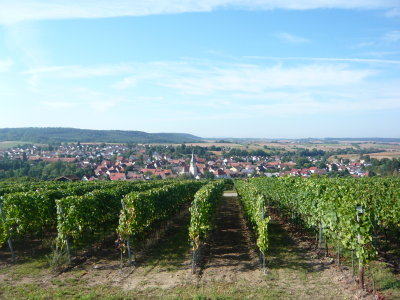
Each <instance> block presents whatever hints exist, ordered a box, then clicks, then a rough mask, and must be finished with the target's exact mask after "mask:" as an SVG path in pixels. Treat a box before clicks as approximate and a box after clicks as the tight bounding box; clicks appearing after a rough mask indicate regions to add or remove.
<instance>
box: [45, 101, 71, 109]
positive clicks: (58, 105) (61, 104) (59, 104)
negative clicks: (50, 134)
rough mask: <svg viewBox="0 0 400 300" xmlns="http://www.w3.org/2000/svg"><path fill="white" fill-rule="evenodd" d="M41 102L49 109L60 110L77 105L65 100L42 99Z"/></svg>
mask: <svg viewBox="0 0 400 300" xmlns="http://www.w3.org/2000/svg"><path fill="white" fill-rule="evenodd" d="M41 104H42V105H43V106H44V107H45V108H47V109H51V110H60V109H68V108H74V107H76V106H77V103H73V102H65V101H43V102H41Z"/></svg>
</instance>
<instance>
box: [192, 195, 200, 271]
mask: <svg viewBox="0 0 400 300" xmlns="http://www.w3.org/2000/svg"><path fill="white" fill-rule="evenodd" d="M193 208H194V211H195V212H196V211H197V199H194V200H193ZM199 242H200V241H199ZM192 243H193V257H192V274H194V273H195V272H196V265H197V251H198V248H199V247H200V245H197V247H196V248H195V243H194V241H193V242H192Z"/></svg>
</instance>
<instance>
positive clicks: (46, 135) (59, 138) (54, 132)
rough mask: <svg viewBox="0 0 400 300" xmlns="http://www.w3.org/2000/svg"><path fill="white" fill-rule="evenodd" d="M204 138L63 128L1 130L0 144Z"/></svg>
mask: <svg viewBox="0 0 400 300" xmlns="http://www.w3.org/2000/svg"><path fill="white" fill-rule="evenodd" d="M201 140H202V138H200V137H197V136H194V135H191V134H187V133H147V132H143V131H124V130H90V129H78V128H63V127H44V128H39V127H27V128H0V142H2V141H23V142H32V143H51V142H78V141H79V142H91V143H96V142H99V143H101V142H105V143H183V142H199V141H201Z"/></svg>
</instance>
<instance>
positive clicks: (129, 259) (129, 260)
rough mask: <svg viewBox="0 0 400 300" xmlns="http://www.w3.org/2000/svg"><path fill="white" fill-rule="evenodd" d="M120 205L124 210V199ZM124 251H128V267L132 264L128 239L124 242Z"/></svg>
mask: <svg viewBox="0 0 400 300" xmlns="http://www.w3.org/2000/svg"><path fill="white" fill-rule="evenodd" d="M121 205H122V209H124V210H125V208H126V207H125V203H124V199H121ZM126 249H127V250H128V264H129V265H130V264H131V263H132V252H131V244H130V242H129V238H128V239H127V240H126Z"/></svg>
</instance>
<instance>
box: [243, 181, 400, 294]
mask: <svg viewBox="0 0 400 300" xmlns="http://www.w3.org/2000/svg"><path fill="white" fill-rule="evenodd" d="M236 188H237V190H238V193H239V194H240V196H241V198H242V202H243V205H244V208H245V212H246V214H247V215H248V217H249V219H250V222H251V224H253V225H254V226H255V229H256V230H255V231H256V233H257V238H258V240H257V244H258V246H259V248H260V250H261V251H262V252H264V250H265V249H266V246H268V237H267V233H264V232H263V231H266V228H267V224H266V223H265V224H261V223H260V222H261V221H260V220H262V219H263V218H260V215H261V214H262V213H263V211H264V209H265V206H266V205H265V201H267V202H268V203H271V204H272V205H273V206H275V207H277V208H278V210H279V213H280V214H281V215H283V216H284V217H285V218H286V219H288V220H292V221H294V222H296V223H300V224H301V225H303V226H305V227H306V228H308V229H311V230H316V232H318V233H319V235H320V241H321V236H322V233H323V234H324V235H325V236H326V237H327V238H329V240H330V241H331V242H333V243H335V244H336V245H337V247H338V251H339V253H340V248H345V249H348V250H350V251H351V252H352V253H353V254H355V256H356V257H357V258H358V261H359V272H358V276H359V284H360V286H363V283H364V266H365V265H366V264H368V262H370V261H371V260H372V259H374V258H375V257H376V254H377V247H376V246H377V245H376V243H377V236H378V234H380V233H382V232H385V233H386V232H387V231H391V232H393V233H394V235H396V234H397V235H398V234H400V180H399V179H398V178H373V179H372V178H361V179H360V178H357V179H356V178H353V179H332V178H308V179H304V178H297V177H283V178H254V179H251V180H248V181H237V182H236ZM264 220H268V219H266V218H264ZM266 222H267V221H266Z"/></svg>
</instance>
